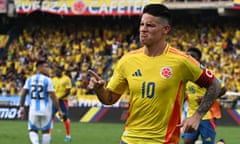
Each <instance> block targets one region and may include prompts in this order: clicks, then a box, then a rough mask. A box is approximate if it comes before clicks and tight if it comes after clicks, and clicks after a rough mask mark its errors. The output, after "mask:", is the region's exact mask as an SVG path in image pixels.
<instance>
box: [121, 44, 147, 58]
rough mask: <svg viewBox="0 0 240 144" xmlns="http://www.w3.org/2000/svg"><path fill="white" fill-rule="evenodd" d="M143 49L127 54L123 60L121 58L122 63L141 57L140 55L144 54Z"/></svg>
mask: <svg viewBox="0 0 240 144" xmlns="http://www.w3.org/2000/svg"><path fill="white" fill-rule="evenodd" d="M143 50H144V49H143V47H142V48H139V49H136V50H132V51H130V52H128V53H126V54H125V55H124V56H123V57H122V58H121V61H127V60H129V59H131V58H135V57H136V56H139V55H140V54H142V53H143Z"/></svg>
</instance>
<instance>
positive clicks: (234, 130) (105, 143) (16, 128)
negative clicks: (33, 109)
mask: <svg viewBox="0 0 240 144" xmlns="http://www.w3.org/2000/svg"><path fill="white" fill-rule="evenodd" d="M123 129H124V124H119V123H80V122H72V123H71V134H72V142H71V144H80V143H81V144H119V140H120V136H121V134H122V131H123ZM64 137H65V131H64V125H63V123H61V122H56V123H55V124H54V129H53V134H52V144H63V143H64V141H63V139H64ZM220 138H224V139H225V140H226V141H227V144H240V127H239V126H235V127H224V126H219V127H218V128H217V139H220ZM0 141H1V144H16V143H18V144H30V142H29V138H28V131H27V122H26V121H5V120H1V121H0ZM180 144H182V142H180Z"/></svg>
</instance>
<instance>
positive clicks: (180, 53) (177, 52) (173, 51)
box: [167, 45, 189, 58]
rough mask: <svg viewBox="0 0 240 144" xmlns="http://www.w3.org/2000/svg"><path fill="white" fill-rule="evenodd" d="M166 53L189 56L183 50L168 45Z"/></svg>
mask: <svg viewBox="0 0 240 144" xmlns="http://www.w3.org/2000/svg"><path fill="white" fill-rule="evenodd" d="M167 54H172V55H175V56H179V57H183V58H188V57H189V56H188V55H187V54H186V53H185V52H184V51H182V50H179V49H177V48H174V47H172V46H170V45H169V46H168V49H167Z"/></svg>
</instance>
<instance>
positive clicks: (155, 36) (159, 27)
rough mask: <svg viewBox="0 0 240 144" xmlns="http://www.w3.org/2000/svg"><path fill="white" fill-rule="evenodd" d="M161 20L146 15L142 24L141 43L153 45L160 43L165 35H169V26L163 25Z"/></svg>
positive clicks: (140, 28) (143, 16)
mask: <svg viewBox="0 0 240 144" xmlns="http://www.w3.org/2000/svg"><path fill="white" fill-rule="evenodd" d="M162 23H163V22H161V18H159V17H155V16H152V15H150V14H148V13H144V14H143V15H142V18H141V22H140V27H139V31H140V35H139V38H140V42H141V43H142V44H144V45H152V44H154V43H157V42H159V41H160V40H161V39H162V38H163V35H166V34H167V33H168V31H169V30H170V29H169V25H163V24H162Z"/></svg>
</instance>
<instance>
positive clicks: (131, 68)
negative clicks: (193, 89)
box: [88, 4, 220, 144]
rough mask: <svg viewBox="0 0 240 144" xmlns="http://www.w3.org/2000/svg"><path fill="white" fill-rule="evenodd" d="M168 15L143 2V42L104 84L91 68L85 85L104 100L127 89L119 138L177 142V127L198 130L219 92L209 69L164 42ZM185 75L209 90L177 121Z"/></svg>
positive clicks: (128, 143)
mask: <svg viewBox="0 0 240 144" xmlns="http://www.w3.org/2000/svg"><path fill="white" fill-rule="evenodd" d="M170 20H171V14H170V11H169V9H168V8H167V7H166V6H164V5H162V4H149V5H146V6H145V7H144V9H143V14H142V17H141V21H140V28H139V30H140V35H139V37H140V42H141V43H142V45H143V47H142V48H139V49H136V50H133V51H132V52H130V53H128V54H126V55H124V56H123V57H122V58H121V59H120V60H119V61H118V63H117V66H116V67H115V69H114V73H113V76H112V78H111V79H110V81H109V82H108V83H107V85H105V84H106V81H105V80H104V79H103V78H101V77H100V76H99V75H97V74H96V73H95V72H94V71H93V70H89V74H90V75H91V79H90V81H89V84H88V88H89V89H93V90H94V91H95V92H96V94H97V96H98V98H99V100H100V101H101V102H102V103H103V104H106V105H111V104H114V103H115V102H117V101H118V100H119V98H120V97H121V95H122V94H123V93H124V92H125V91H126V90H128V91H129V94H130V100H129V113H128V118H127V120H126V124H125V129H124V132H123V134H122V137H121V142H120V143H121V144H178V143H179V138H180V128H182V129H183V131H184V132H191V131H194V130H197V128H198V125H199V123H200V120H201V118H202V117H203V116H204V115H205V113H206V112H207V111H208V110H209V108H210V107H211V105H212V104H213V102H214V101H215V99H216V98H217V95H218V93H219V90H220V84H219V82H218V80H217V79H216V78H215V76H214V75H213V74H212V73H211V72H210V71H209V70H207V69H206V68H205V67H204V66H202V65H200V64H199V63H198V62H197V61H196V60H194V59H193V58H191V57H190V56H187V55H186V54H185V53H184V52H180V51H179V50H177V49H175V48H173V47H171V45H170V44H169V43H167V41H166V38H167V35H168V33H169V31H170V29H171V26H170ZM188 81H193V82H195V83H197V84H198V85H200V86H202V87H206V88H207V92H206V94H205V96H204V97H203V99H202V102H201V104H200V107H199V108H198V109H197V111H196V112H195V113H194V114H193V116H192V117H190V118H187V119H185V120H184V121H182V122H181V112H182V105H183V99H184V92H185V86H186V83H187V82H188Z"/></svg>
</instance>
